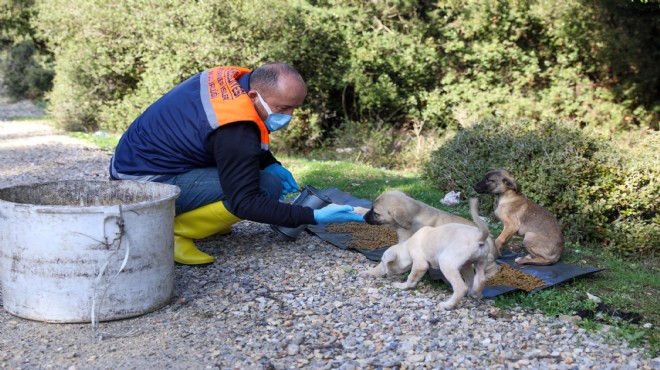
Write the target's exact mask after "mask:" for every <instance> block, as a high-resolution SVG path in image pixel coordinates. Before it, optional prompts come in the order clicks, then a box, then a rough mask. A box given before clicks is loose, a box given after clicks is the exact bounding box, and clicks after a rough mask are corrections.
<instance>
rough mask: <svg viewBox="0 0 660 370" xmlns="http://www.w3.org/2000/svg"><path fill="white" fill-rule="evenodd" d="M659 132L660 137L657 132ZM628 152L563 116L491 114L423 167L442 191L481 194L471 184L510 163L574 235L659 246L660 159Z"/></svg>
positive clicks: (643, 247) (628, 248)
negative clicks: (637, 158)
mask: <svg viewBox="0 0 660 370" xmlns="http://www.w3.org/2000/svg"><path fill="white" fill-rule="evenodd" d="M652 140H656V144H655V145H657V135H655V136H653V135H652V136H650V138H649V139H648V141H649V142H651V141H652ZM647 145H648V146H650V145H652V144H647ZM626 158H627V156H626V155H624V154H621V153H619V152H617V150H616V149H615V148H614V147H613V146H612V145H611V144H610V142H609V141H608V140H606V139H604V138H603V137H599V136H596V135H594V134H588V133H587V132H585V131H583V130H581V129H580V128H577V127H574V126H572V124H569V123H564V122H562V121H555V120H544V121H513V122H507V121H500V120H492V121H482V122H480V123H477V124H475V125H473V126H471V127H468V128H464V129H461V130H459V131H458V132H457V133H456V134H455V136H453V137H452V138H451V139H448V141H447V142H446V143H445V144H444V145H443V146H441V147H440V148H438V149H437V150H435V151H434V152H433V153H432V155H431V158H430V160H429V161H428V162H427V163H425V165H424V166H423V173H424V176H425V177H426V178H428V179H430V180H431V181H433V182H434V183H435V184H436V185H437V187H438V188H439V189H440V190H441V191H449V190H457V191H461V192H463V193H464V194H475V193H474V190H473V189H472V185H473V184H474V183H476V182H477V181H478V180H480V179H481V178H482V177H483V175H484V174H485V173H486V172H487V171H488V170H490V169H494V168H503V169H506V170H508V171H509V172H511V174H512V175H513V176H514V177H515V178H516V179H517V180H518V183H519V184H520V185H521V187H522V191H523V193H524V194H525V195H526V196H527V197H529V198H530V199H532V200H534V201H536V202H537V203H539V204H541V205H543V206H545V207H546V208H548V209H549V210H550V211H551V212H552V213H554V214H555V215H557V217H558V218H559V219H560V222H561V223H562V226H563V229H564V233H565V234H566V236H567V239H569V240H572V241H576V242H579V241H583V240H598V241H601V242H602V243H603V244H604V245H605V246H606V247H607V248H610V249H612V250H614V251H616V252H619V253H622V254H631V253H641V254H650V253H656V252H657V250H658V248H659V246H660V244H659V241H660V222H659V221H660V218H659V216H658V211H659V210H660V199H659V194H660V181H659V180H660V161H658V159H657V156H656V158H655V160H648V158H647V160H646V161H644V162H637V163H636V164H635V165H634V166H630V165H631V163H632V162H631V161H629V160H627V159H626ZM485 198H487V199H484V200H485V202H484V204H486V205H489V206H491V207H492V199H491V197H485Z"/></svg>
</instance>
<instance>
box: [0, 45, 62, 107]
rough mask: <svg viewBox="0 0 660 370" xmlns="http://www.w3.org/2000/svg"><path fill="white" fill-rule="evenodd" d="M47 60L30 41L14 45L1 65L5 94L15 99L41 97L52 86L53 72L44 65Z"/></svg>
mask: <svg viewBox="0 0 660 370" xmlns="http://www.w3.org/2000/svg"><path fill="white" fill-rule="evenodd" d="M47 60H48V57H47V56H44V55H40V54H39V53H38V52H37V49H36V47H35V46H34V43H33V42H32V41H23V42H21V43H19V44H17V45H15V46H14V47H13V48H12V49H11V50H10V51H9V53H8V55H7V58H6V59H5V60H4V63H3V65H2V75H3V76H4V78H3V81H2V82H3V85H4V88H5V90H4V91H5V94H7V96H9V97H10V98H13V99H16V100H20V99H40V98H43V97H44V95H45V94H46V92H47V91H50V89H51V88H52V86H53V72H52V70H50V69H48V68H47V67H45V65H46V64H47Z"/></svg>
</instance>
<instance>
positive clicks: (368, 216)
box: [364, 208, 375, 225]
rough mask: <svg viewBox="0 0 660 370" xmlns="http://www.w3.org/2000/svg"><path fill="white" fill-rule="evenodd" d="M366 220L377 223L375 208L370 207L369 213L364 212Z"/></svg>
mask: <svg viewBox="0 0 660 370" xmlns="http://www.w3.org/2000/svg"><path fill="white" fill-rule="evenodd" d="M364 221H365V222H366V223H367V224H369V225H375V220H374V209H373V208H372V209H370V210H369V211H368V212H367V213H365V214H364Z"/></svg>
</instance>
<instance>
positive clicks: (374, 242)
mask: <svg viewBox="0 0 660 370" xmlns="http://www.w3.org/2000/svg"><path fill="white" fill-rule="evenodd" d="M326 230H327V231H328V232H331V233H347V234H350V235H351V239H350V240H349V241H348V246H349V247H353V248H363V249H380V248H387V247H390V246H392V245H394V244H396V243H397V242H398V240H399V239H398V237H397V236H396V231H394V229H392V228H391V227H389V226H383V225H369V224H365V223H362V222H345V223H337V224H330V225H327V226H326Z"/></svg>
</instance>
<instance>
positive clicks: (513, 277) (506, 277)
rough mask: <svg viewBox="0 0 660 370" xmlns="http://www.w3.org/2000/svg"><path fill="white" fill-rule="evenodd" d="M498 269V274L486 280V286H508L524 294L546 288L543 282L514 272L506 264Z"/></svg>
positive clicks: (522, 273) (517, 271) (528, 275)
mask: <svg viewBox="0 0 660 370" xmlns="http://www.w3.org/2000/svg"><path fill="white" fill-rule="evenodd" d="M500 267H501V269H500V272H498V273H497V275H495V276H493V277H492V278H490V279H488V281H487V282H486V285H489V286H494V285H499V286H510V287H514V288H518V289H522V290H524V291H526V292H529V291H532V290H534V289H536V288H540V287H543V286H546V283H545V282H543V280H542V279H540V278H538V277H536V276H534V275H530V274H526V273H524V272H522V271H520V270H516V269H514V268H513V267H511V266H509V265H507V264H506V263H501V264H500Z"/></svg>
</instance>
